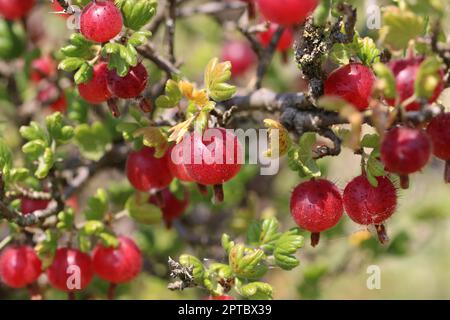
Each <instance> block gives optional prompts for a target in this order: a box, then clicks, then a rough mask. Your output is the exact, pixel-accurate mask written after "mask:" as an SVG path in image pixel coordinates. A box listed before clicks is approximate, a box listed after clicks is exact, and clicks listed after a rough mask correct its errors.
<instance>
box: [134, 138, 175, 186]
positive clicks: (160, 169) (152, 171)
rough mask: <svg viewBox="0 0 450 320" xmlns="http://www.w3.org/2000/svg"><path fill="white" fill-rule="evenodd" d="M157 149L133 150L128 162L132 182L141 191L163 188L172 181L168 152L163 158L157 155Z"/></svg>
mask: <svg viewBox="0 0 450 320" xmlns="http://www.w3.org/2000/svg"><path fill="white" fill-rule="evenodd" d="M154 154H155V150H154V149H153V148H149V147H143V148H142V149H141V150H139V151H134V152H131V153H130V154H129V155H128V159H127V163H126V173H127V177H128V180H129V181H130V183H131V184H132V185H133V187H135V188H136V189H137V190H139V191H143V192H146V191H149V190H151V189H163V188H165V187H167V186H168V185H169V184H170V182H172V179H173V176H172V174H171V173H170V170H169V167H168V162H169V161H168V159H167V156H168V155H167V153H166V155H165V156H164V157H162V158H159V159H158V158H156V157H155V155H154Z"/></svg>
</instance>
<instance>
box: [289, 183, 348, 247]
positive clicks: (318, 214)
mask: <svg viewBox="0 0 450 320" xmlns="http://www.w3.org/2000/svg"><path fill="white" fill-rule="evenodd" d="M290 207H291V215H292V217H293V218H294V220H295V222H296V223H297V225H298V226H299V227H301V228H302V229H305V230H308V231H309V232H311V233H312V234H311V245H312V246H316V245H317V244H318V242H319V234H320V232H322V231H325V230H328V229H330V228H332V227H334V226H335V225H336V224H337V223H338V222H339V220H340V219H341V217H342V215H343V213H344V207H343V204H342V197H341V194H340V192H339V189H338V188H337V187H336V186H335V185H334V184H333V183H332V182H330V181H328V180H323V179H318V180H310V181H307V182H303V183H302V184H300V185H298V186H297V187H296V188H295V189H294V192H293V193H292V196H291V204H290Z"/></svg>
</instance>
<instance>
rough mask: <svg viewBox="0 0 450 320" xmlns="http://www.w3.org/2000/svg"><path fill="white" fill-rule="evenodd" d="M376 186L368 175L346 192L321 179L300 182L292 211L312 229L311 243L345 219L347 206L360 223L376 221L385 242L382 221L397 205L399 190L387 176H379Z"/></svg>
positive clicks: (296, 217)
mask: <svg viewBox="0 0 450 320" xmlns="http://www.w3.org/2000/svg"><path fill="white" fill-rule="evenodd" d="M377 181H378V186H376V187H374V186H372V185H371V184H370V182H369V181H368V180H367V177H366V176H365V175H361V176H358V177H356V178H354V179H353V180H352V181H351V182H350V183H349V184H348V185H347V186H346V188H345V190H344V194H343V196H341V193H340V191H339V189H338V188H337V187H336V185H335V184H333V183H332V182H330V181H328V180H323V179H318V180H311V181H307V182H304V183H302V184H300V185H298V186H297V187H296V188H295V189H294V192H293V193H292V196H291V204H290V207H291V214H292V217H293V218H294V220H295V222H296V223H297V224H298V225H299V226H300V227H301V228H302V229H305V230H307V231H309V232H311V245H312V246H316V245H317V244H318V242H319V236H320V233H321V232H323V231H325V230H328V229H330V228H332V227H334V226H335V225H337V224H338V222H339V221H340V220H341V218H342V216H343V214H344V209H345V211H346V212H347V214H348V216H349V217H350V218H351V219H352V220H353V221H355V222H356V223H358V224H361V225H365V226H369V225H375V226H377V227H378V228H377V229H379V235H380V241H382V242H385V234H384V232H382V231H384V228H382V223H383V222H384V221H385V220H387V219H388V218H389V217H390V216H391V215H392V214H393V213H394V212H395V209H396V206H397V191H396V188H395V186H394V185H393V183H392V182H391V181H390V180H389V178H387V177H378V178H377Z"/></svg>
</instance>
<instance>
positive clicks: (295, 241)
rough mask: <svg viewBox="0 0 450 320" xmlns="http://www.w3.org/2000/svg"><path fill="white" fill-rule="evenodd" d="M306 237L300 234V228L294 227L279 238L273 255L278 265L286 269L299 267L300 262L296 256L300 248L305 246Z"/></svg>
mask: <svg viewBox="0 0 450 320" xmlns="http://www.w3.org/2000/svg"><path fill="white" fill-rule="evenodd" d="M303 244H304V238H303V236H302V235H301V234H300V229H298V228H293V229H291V230H289V231H287V232H285V233H283V235H282V236H281V237H280V238H279V239H278V241H277V243H276V244H275V249H274V251H273V256H274V258H275V263H276V264H277V266H279V267H280V268H282V269H284V270H291V269H293V268H295V267H297V266H298V265H299V264H300V262H299V261H298V260H297V258H296V257H295V256H294V254H295V253H296V252H297V250H298V249H300V248H301V247H303Z"/></svg>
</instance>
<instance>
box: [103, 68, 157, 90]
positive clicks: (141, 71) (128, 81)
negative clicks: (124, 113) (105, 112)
mask: <svg viewBox="0 0 450 320" xmlns="http://www.w3.org/2000/svg"><path fill="white" fill-rule="evenodd" d="M147 81H148V73H147V70H146V69H145V67H144V65H143V64H142V63H139V64H138V65H136V66H135V67H132V68H131V69H130V71H129V72H128V74H127V75H126V76H125V77H120V76H119V75H118V74H117V73H116V70H110V71H109V72H108V89H109V91H110V92H111V93H112V94H113V95H114V96H116V97H118V98H122V99H132V98H137V97H138V96H139V95H140V94H141V93H142V91H144V89H145V87H146V86H147Z"/></svg>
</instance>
